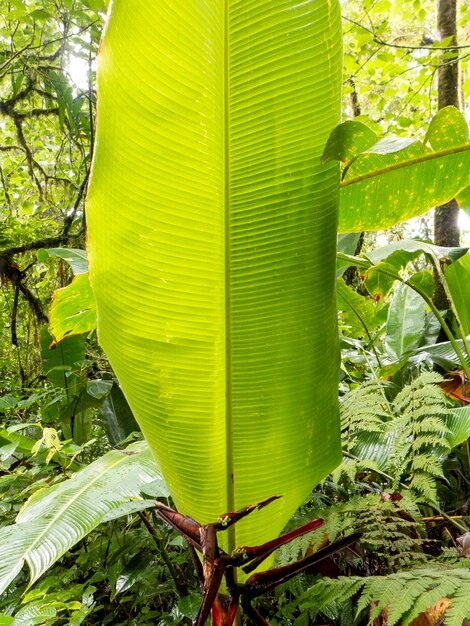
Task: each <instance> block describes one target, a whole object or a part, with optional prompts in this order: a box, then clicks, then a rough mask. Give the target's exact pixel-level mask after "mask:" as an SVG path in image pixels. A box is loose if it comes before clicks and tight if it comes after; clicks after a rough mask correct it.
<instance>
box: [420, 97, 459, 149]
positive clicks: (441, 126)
mask: <svg viewBox="0 0 470 626" xmlns="http://www.w3.org/2000/svg"><path fill="white" fill-rule="evenodd" d="M468 140H469V133H468V124H467V121H466V119H465V117H464V116H463V114H462V113H461V112H460V111H459V110H458V109H456V108H455V107H452V106H449V107H444V108H443V109H441V110H440V111H438V112H437V113H436V115H435V116H434V117H433V119H432V120H431V123H430V124H429V128H428V132H427V133H426V137H425V139H424V142H425V143H429V144H430V145H431V147H432V148H433V150H442V149H445V148H450V147H451V146H462V145H465V144H466V143H468Z"/></svg>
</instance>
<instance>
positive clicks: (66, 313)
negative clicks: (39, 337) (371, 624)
mask: <svg viewBox="0 0 470 626" xmlns="http://www.w3.org/2000/svg"><path fill="white" fill-rule="evenodd" d="M95 328H96V307H95V299H94V297H93V292H92V290H91V287H90V282H89V280H88V273H85V274H79V275H78V276H75V278H74V279H73V281H72V282H71V283H70V285H67V287H63V288H62V289H58V290H57V291H56V292H55V293H54V297H53V299H52V304H51V309H50V312H49V332H50V333H51V335H52V336H53V337H54V340H55V342H56V343H58V342H60V341H62V339H64V337H67V336H70V335H78V334H81V333H88V332H90V331H91V330H94V329H95Z"/></svg>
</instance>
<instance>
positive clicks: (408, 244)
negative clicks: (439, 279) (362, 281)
mask: <svg viewBox="0 0 470 626" xmlns="http://www.w3.org/2000/svg"><path fill="white" fill-rule="evenodd" d="M467 251H468V248H444V247H443V246H435V245H433V244H430V243H426V242H425V241H418V240H415V239H404V240H403V241H397V242H396V243H392V244H390V245H388V246H384V247H383V248H377V249H376V250H372V251H371V252H368V253H367V258H368V259H370V260H371V261H372V262H373V263H378V262H379V261H384V260H385V259H387V261H388V262H389V263H392V264H393V265H395V267H396V268H397V269H401V268H403V267H405V265H406V264H407V263H409V262H410V261H412V260H413V259H415V258H417V256H419V255H420V254H427V255H428V256H432V257H435V258H437V259H442V260H446V259H450V260H451V261H456V260H457V259H459V258H460V257H462V256H463V255H464V254H466V253H467Z"/></svg>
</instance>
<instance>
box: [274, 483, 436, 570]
mask: <svg viewBox="0 0 470 626" xmlns="http://www.w3.org/2000/svg"><path fill="white" fill-rule="evenodd" d="M307 517H308V519H312V518H315V517H319V518H322V519H324V520H325V523H324V525H323V526H321V527H320V528H318V529H317V530H315V531H313V532H312V533H309V534H308V535H305V536H304V537H299V538H298V539H296V540H294V541H292V542H290V543H289V544H287V545H285V546H283V547H282V548H281V549H280V550H279V551H278V554H277V558H276V563H277V565H285V564H287V563H290V562H292V561H295V560H297V559H299V558H302V557H303V556H305V554H306V553H307V550H309V549H311V550H313V551H316V550H319V549H320V548H321V547H322V545H323V544H324V542H325V540H326V539H327V540H328V541H330V542H333V541H335V540H336V539H338V537H340V536H342V535H346V534H351V533H353V532H361V533H362V539H361V544H362V545H363V546H366V547H367V548H369V550H368V552H369V551H370V552H372V553H373V556H372V555H371V556H369V557H364V558H365V559H366V561H365V565H364V566H365V567H366V568H367V569H368V570H369V572H371V573H377V572H380V573H384V572H388V571H393V570H394V569H396V568H397V567H403V566H406V565H408V566H409V565H410V563H413V564H417V563H420V562H422V561H423V560H424V559H425V555H424V553H423V550H422V544H423V539H422V537H421V535H422V534H423V531H424V526H423V524H422V523H420V522H417V521H416V518H417V517H419V511H418V509H417V507H416V504H415V502H414V500H413V499H412V498H411V497H409V496H406V495H405V497H404V498H403V499H402V500H400V502H399V503H395V502H392V501H391V500H384V499H383V498H382V497H381V496H380V495H379V494H374V493H369V494H366V495H364V496H359V495H358V496H354V497H352V498H351V499H350V500H348V501H347V502H340V503H336V504H333V505H331V506H328V507H325V508H314V509H309V510H308V515H307ZM301 521H304V520H299V519H298V518H297V519H296V523H299V522H301Z"/></svg>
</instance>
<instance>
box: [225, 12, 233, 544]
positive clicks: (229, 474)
mask: <svg viewBox="0 0 470 626" xmlns="http://www.w3.org/2000/svg"><path fill="white" fill-rule="evenodd" d="M224 11H225V16H224V48H223V50H224V95H223V97H224V108H223V110H224V178H225V180H224V203H225V207H224V228H225V242H224V243H225V251H224V252H225V455H226V459H225V468H226V470H225V471H226V492H227V509H228V510H227V512H231V511H234V510H235V486H234V446H233V394H232V302H231V246H230V243H231V242H230V237H231V228H230V224H231V220H230V209H231V203H230V0H225V5H224ZM221 513H223V511H221ZM227 538H228V539H227V540H228V551H229V553H230V552H232V550H234V548H235V546H236V539H235V526H231V527H230V528H229V529H228V533H227Z"/></svg>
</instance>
